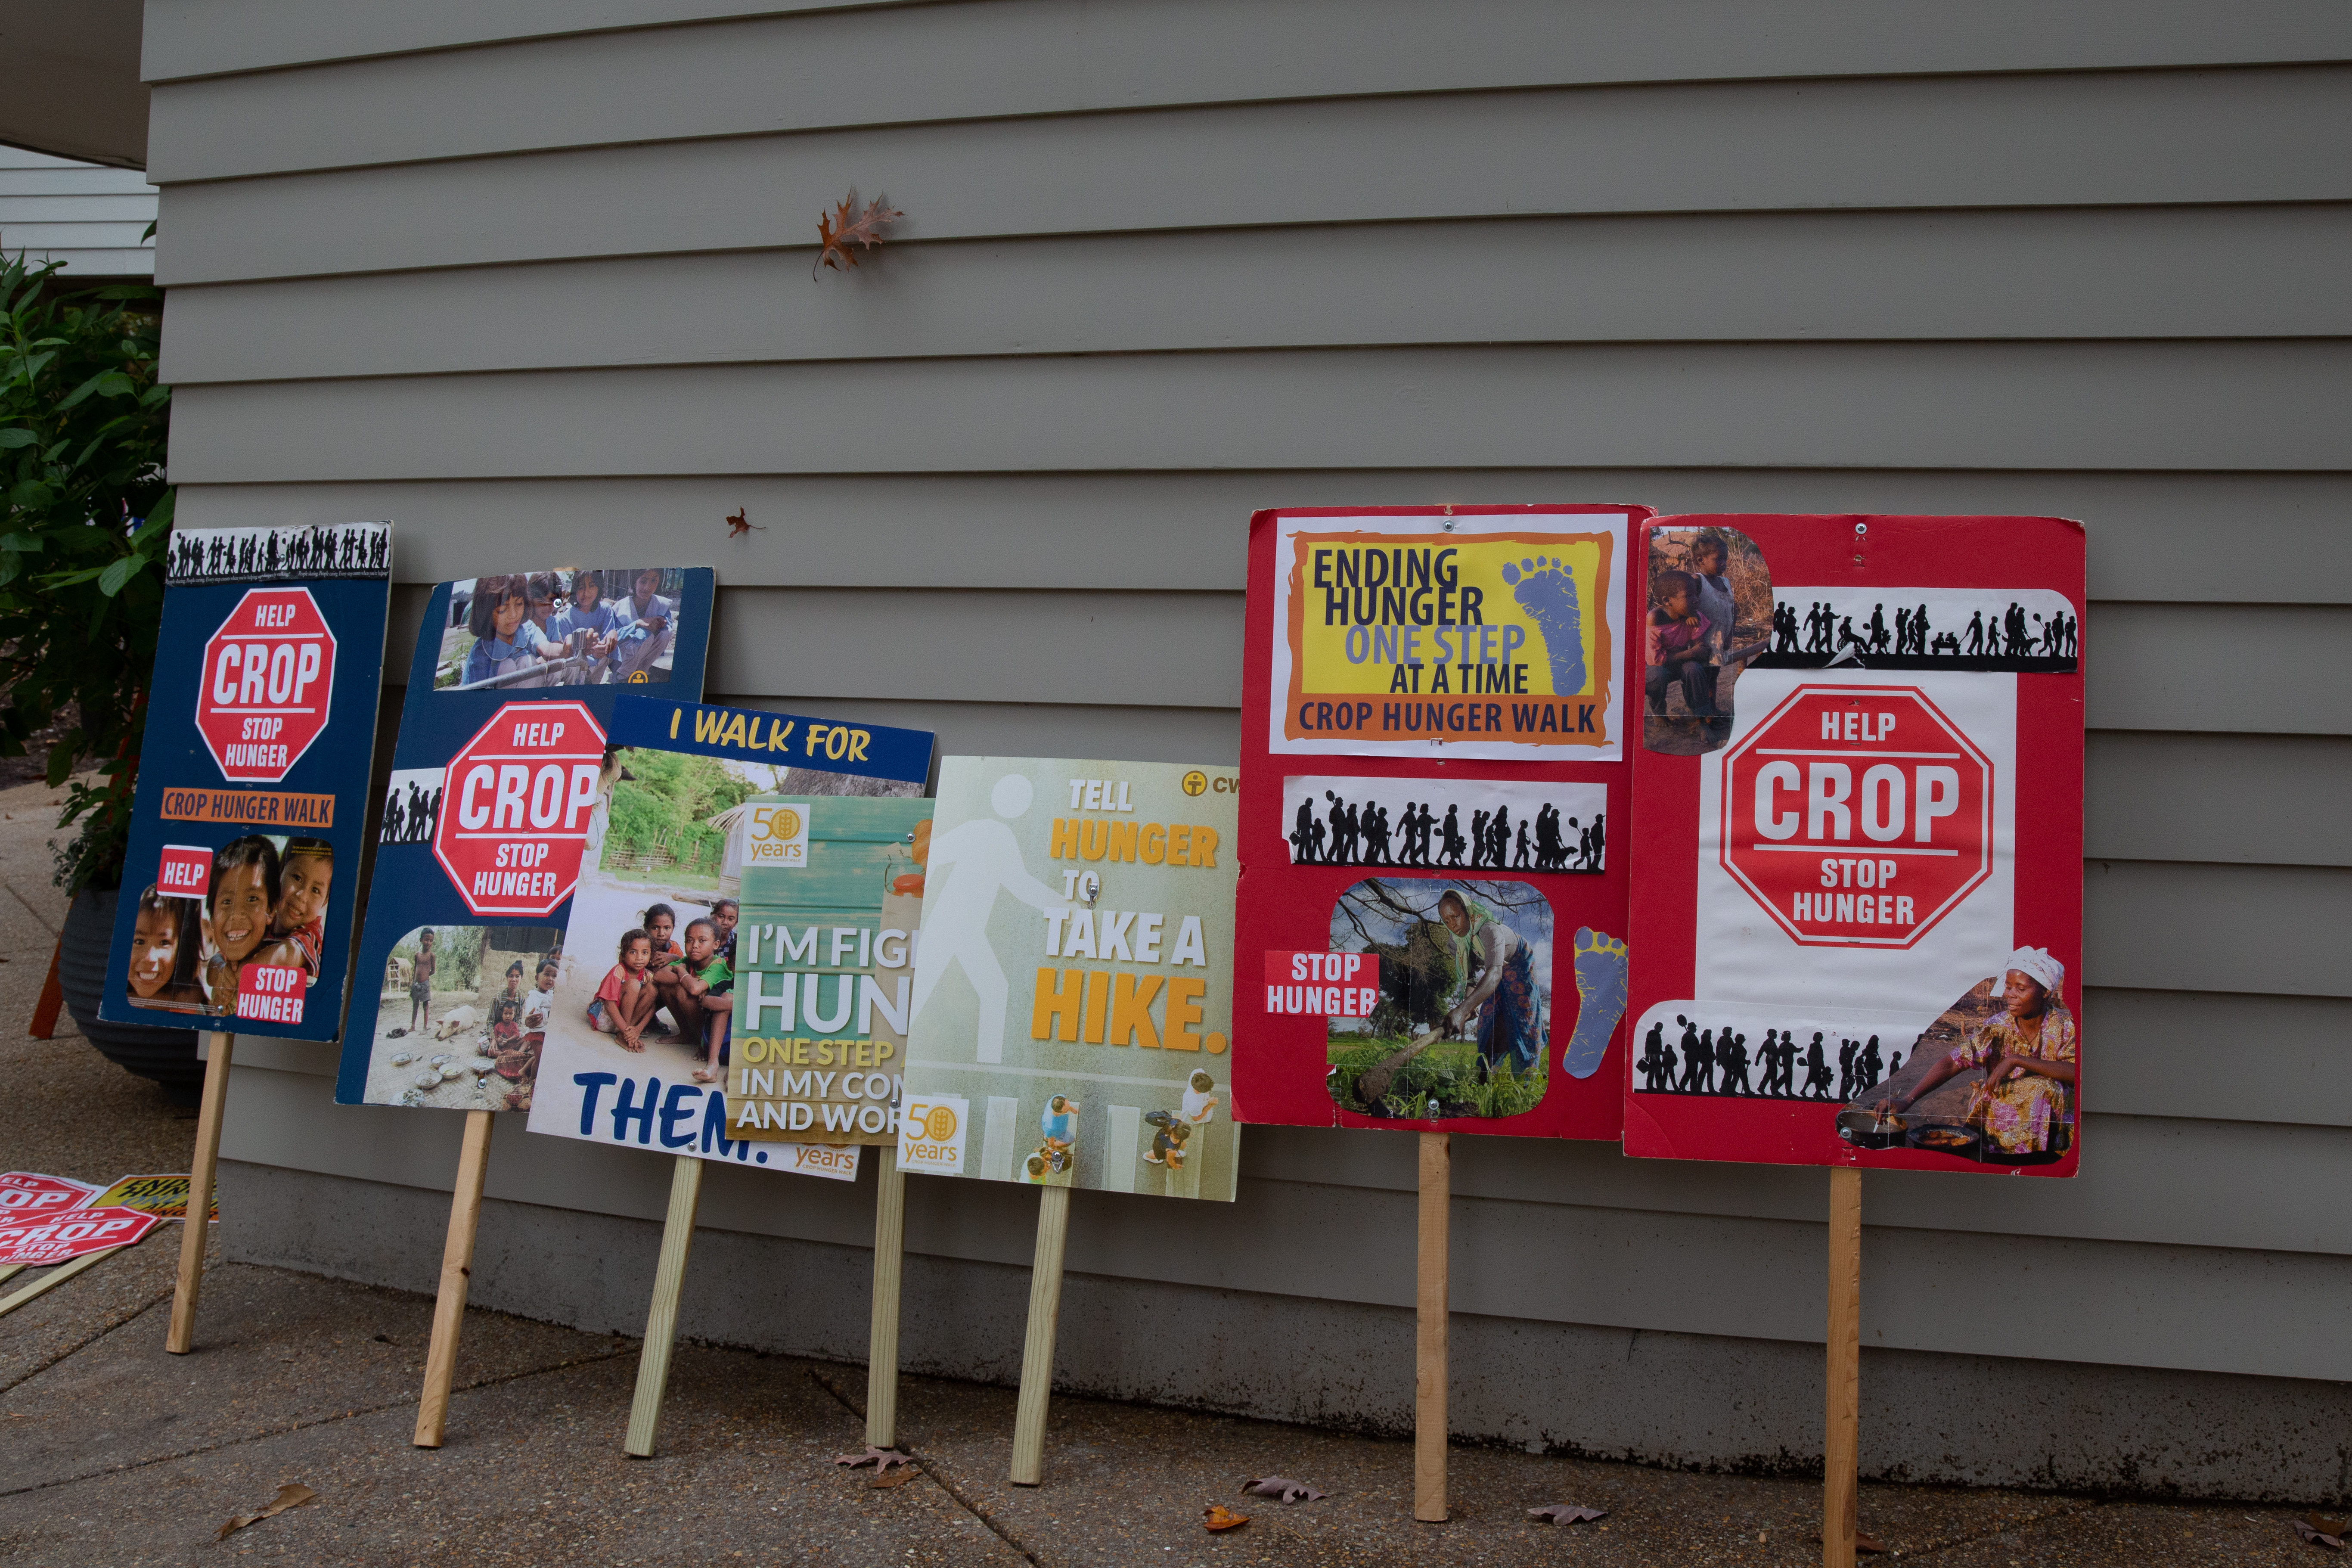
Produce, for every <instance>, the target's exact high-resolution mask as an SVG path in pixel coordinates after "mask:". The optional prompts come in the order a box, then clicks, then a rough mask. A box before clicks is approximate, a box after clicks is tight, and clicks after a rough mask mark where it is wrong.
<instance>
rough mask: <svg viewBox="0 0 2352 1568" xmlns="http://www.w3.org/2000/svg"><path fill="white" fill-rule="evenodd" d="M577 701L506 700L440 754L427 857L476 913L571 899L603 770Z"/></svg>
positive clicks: (516, 910)
mask: <svg viewBox="0 0 2352 1568" xmlns="http://www.w3.org/2000/svg"><path fill="white" fill-rule="evenodd" d="M603 772H604V731H603V729H601V728H600V727H599V726H598V725H597V723H596V719H595V716H594V715H593V714H592V713H590V712H589V711H588V710H587V708H586V707H585V706H583V704H581V703H578V702H509V703H508V704H507V705H506V706H505V707H503V708H501V709H499V711H498V714H497V716H496V717H495V718H493V719H491V721H489V722H488V723H487V724H485V725H483V726H482V727H481V729H479V730H478V731H475V734H474V738H473V739H472V740H470V741H468V742H466V743H465V744H464V745H463V746H460V747H459V748H458V749H457V755H456V756H454V757H451V758H450V759H449V771H448V774H447V777H446V781H445V783H444V784H443V788H444V789H445V790H446V792H447V804H446V805H444V806H443V808H442V810H441V814H440V819H439V821H438V822H437V823H436V826H435V828H434V833H433V854H434V858H436V859H438V860H439V861H440V862H441V868H442V869H443V870H445V871H446V872H448V873H449V880H450V881H451V882H452V883H453V884H454V885H455V886H456V887H457V896H458V897H459V898H461V899H463V900H466V907H467V909H469V910H473V911H474V912H475V913H476V914H478V915H545V914H552V913H553V912H554V911H555V907H556V906H557V905H558V904H561V903H562V901H563V900H566V899H568V898H570V897H571V896H572V885H573V884H574V883H576V882H578V881H579V879H580V859H581V856H582V854H583V852H584V851H585V850H586V848H587V844H588V819H589V816H591V815H592V814H593V812H594V811H595V809H596V802H597V796H598V794H599V780H600V778H601V776H602V774H603Z"/></svg>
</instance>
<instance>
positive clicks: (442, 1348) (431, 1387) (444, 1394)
mask: <svg viewBox="0 0 2352 1568" xmlns="http://www.w3.org/2000/svg"><path fill="white" fill-rule="evenodd" d="M491 1114H492V1113H491V1112H489V1111H487V1110H469V1111H467V1112H466V1142H465V1143H464V1145H463V1146H462V1147H460V1148H459V1150H458V1151H457V1185H456V1186H455V1187H453V1188H452V1189H451V1190H450V1193H449V1237H448V1239H447V1240H446V1241H445V1242H443V1243H442V1244H441V1290H440V1294H439V1295H437V1296H436V1297H435V1298H434V1301H433V1340H432V1342H431V1343H430V1344H429V1345H428V1346H427V1347H426V1349H425V1394H424V1397H423V1398H421V1399H419V1400H418V1401H417V1402H416V1436H415V1444H416V1446H417V1447H420V1448H437V1447H440V1446H441V1431H442V1428H443V1426H446V1424H447V1422H448V1419H449V1383H450V1380H451V1379H452V1378H453V1377H455V1376H456V1375H457V1336H458V1334H459V1332H460V1331H463V1330H464V1328H465V1326H466V1285H467V1281H468V1280H470V1279H472V1278H473V1276H474V1230H475V1227H476V1226H478V1225H479V1224H480V1223H481V1218H482V1178H483V1176H484V1175H485V1174H487V1173H488V1170H489V1164H490V1125H491V1123H490V1117H491ZM194 1198H195V1194H194V1192H191V1193H190V1194H189V1201H190V1202H191V1204H193V1203H194Z"/></svg>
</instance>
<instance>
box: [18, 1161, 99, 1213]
mask: <svg viewBox="0 0 2352 1568" xmlns="http://www.w3.org/2000/svg"><path fill="white" fill-rule="evenodd" d="M99 1191H100V1189H99V1188H97V1187H95V1186H92V1185H91V1184H89V1183H88V1182H77V1181H75V1180H74V1179H73V1178H72V1177H71V1176H45V1175H43V1174H41V1173H39V1172H37V1171H10V1172H8V1173H5V1174H0V1219H7V1220H16V1219H22V1218H24V1217H26V1216H27V1215H43V1214H56V1213H58V1211H60V1210H63V1209H75V1208H79V1207H81V1205H84V1204H86V1203H88V1202H89V1200H90V1199H92V1198H94V1197H96V1196H97V1195H98V1194H99Z"/></svg>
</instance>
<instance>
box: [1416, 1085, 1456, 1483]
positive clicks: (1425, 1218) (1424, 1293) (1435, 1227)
mask: <svg viewBox="0 0 2352 1568" xmlns="http://www.w3.org/2000/svg"><path fill="white" fill-rule="evenodd" d="M1453 1194H1454V1152H1453V1141H1452V1136H1451V1135H1450V1134H1448V1133H1444V1132H1424V1133H1423V1134H1422V1135H1421V1255H1420V1258H1419V1260H1418V1268H1416V1273H1417V1274H1418V1275H1419V1285H1418V1289H1417V1290H1416V1291H1415V1297H1416V1301H1415V1305H1416V1307H1417V1310H1418V1312H1419V1318H1418V1321H1416V1322H1415V1323H1414V1325H1413V1334H1412V1517H1413V1518H1415V1519H1417V1520H1419V1521H1421V1522H1422V1523H1423V1524H1444V1522H1445V1316H1446V1292H1445V1265H1446V1253H1445V1225H1446V1220H1447V1218H1448V1217H1449V1213H1448V1211H1449V1208H1450V1206H1451V1205H1450V1200H1451V1199H1452V1197H1453Z"/></svg>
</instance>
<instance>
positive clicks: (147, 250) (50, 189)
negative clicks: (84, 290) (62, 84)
mask: <svg viewBox="0 0 2352 1568" xmlns="http://www.w3.org/2000/svg"><path fill="white" fill-rule="evenodd" d="M154 221H155V187H154V186H152V185H151V184H148V183H147V176H146V175H144V174H141V173H140V172H139V171H138V170H136V169H110V168H108V167H106V166H105V165H104V164H101V163H79V162H77V161H76V160H74V159H71V158H53V157H51V156H49V154H47V153H27V152H26V151H25V150H24V149H23V148H21V147H5V146H0V251H5V252H7V253H8V254H9V255H11V256H14V255H16V253H17V252H18V251H23V252H24V253H25V258H26V260H27V261H29V262H31V263H32V264H33V265H34V266H36V267H38V266H39V265H40V264H41V263H43V262H45V261H56V262H61V263H63V264H64V265H65V267H66V268H67V269H68V270H67V272H66V275H65V278H64V279H63V282H64V283H65V284H67V285H71V284H72V283H74V282H75V281H76V280H77V279H85V278H102V279H120V278H140V277H144V276H145V275H147V274H148V273H151V272H152V271H154V270H155V243H154V241H153V240H152V239H151V238H149V237H147V226H148V225H149V224H151V223H152V222H154Z"/></svg>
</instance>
